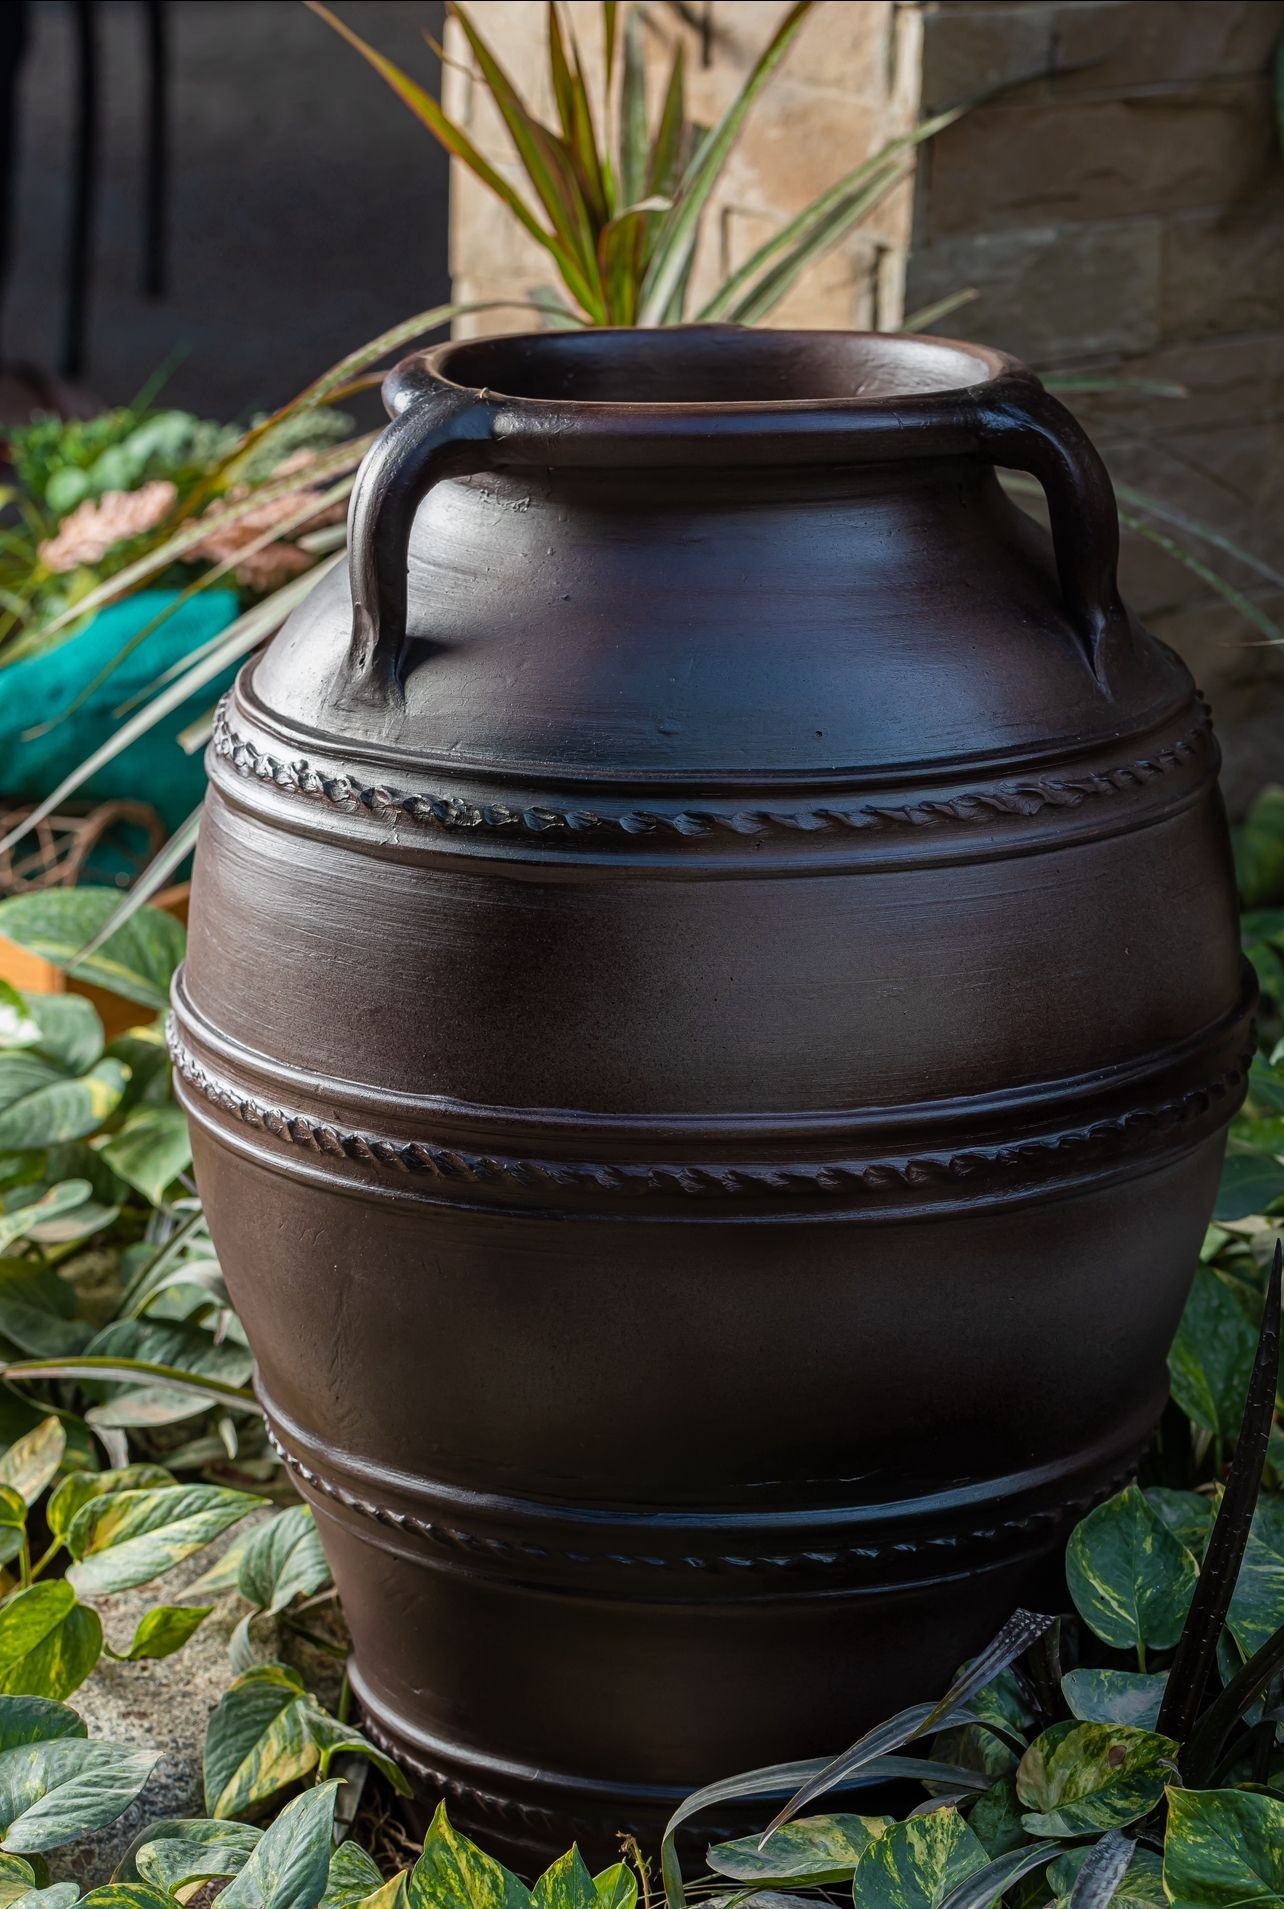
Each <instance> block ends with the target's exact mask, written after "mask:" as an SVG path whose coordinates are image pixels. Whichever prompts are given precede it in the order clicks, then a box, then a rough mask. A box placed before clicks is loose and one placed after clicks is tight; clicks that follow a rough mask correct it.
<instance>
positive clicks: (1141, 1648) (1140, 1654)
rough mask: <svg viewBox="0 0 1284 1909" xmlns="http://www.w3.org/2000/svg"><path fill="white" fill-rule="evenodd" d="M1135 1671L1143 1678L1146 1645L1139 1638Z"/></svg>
mask: <svg viewBox="0 0 1284 1909" xmlns="http://www.w3.org/2000/svg"><path fill="white" fill-rule="evenodd" d="M1137 1669H1138V1670H1139V1671H1140V1672H1141V1674H1142V1676H1143V1677H1144V1676H1145V1674H1146V1643H1145V1639H1144V1638H1141V1637H1139V1638H1138V1639H1137Z"/></svg>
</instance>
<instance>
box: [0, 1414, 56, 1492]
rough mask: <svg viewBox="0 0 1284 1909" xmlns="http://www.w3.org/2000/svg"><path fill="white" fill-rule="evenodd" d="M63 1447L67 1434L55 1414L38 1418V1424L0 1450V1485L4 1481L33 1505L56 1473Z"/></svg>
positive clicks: (3, 1483) (4, 1483)
mask: <svg viewBox="0 0 1284 1909" xmlns="http://www.w3.org/2000/svg"><path fill="white" fill-rule="evenodd" d="M66 1449H67V1434H66V1432H65V1431H64V1430H63V1427H62V1422H61V1420H59V1419H56V1418H47V1419H42V1420H41V1422H40V1424H39V1425H36V1426H33V1427H32V1429H31V1431H29V1432H27V1433H25V1434H24V1436H23V1437H22V1438H20V1439H18V1440H17V1442H16V1443H15V1444H13V1445H10V1447H9V1449H8V1450H7V1451H6V1452H3V1453H0V1485H8V1487H9V1488H10V1490H11V1491H16V1492H17V1493H18V1495H19V1497H20V1498H22V1499H23V1500H25V1502H26V1503H27V1504H29V1505H34V1504H35V1502H36V1500H37V1498H39V1496H40V1494H41V1492H42V1491H43V1490H44V1489H45V1486H46V1485H48V1484H51V1483H52V1482H53V1479H54V1478H55V1477H56V1476H57V1472H58V1467H59V1465H61V1463H62V1456H63V1453H64V1452H65V1450H66Z"/></svg>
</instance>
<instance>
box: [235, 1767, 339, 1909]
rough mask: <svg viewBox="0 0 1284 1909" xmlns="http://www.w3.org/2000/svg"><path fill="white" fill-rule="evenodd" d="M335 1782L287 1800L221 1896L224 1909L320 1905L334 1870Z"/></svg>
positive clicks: (312, 1907) (302, 1908)
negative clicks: (332, 1852) (331, 1842)
mask: <svg viewBox="0 0 1284 1909" xmlns="http://www.w3.org/2000/svg"><path fill="white" fill-rule="evenodd" d="M338 1788H339V1785H338V1783H337V1782H334V1783H318V1784H316V1785H315V1786H314V1787H313V1788H312V1789H310V1790H305V1791H304V1793H303V1795H302V1796H296V1797H295V1799H294V1801H293V1802H292V1803H287V1804H286V1806H285V1808H284V1809H283V1810H282V1811H281V1814H280V1815H279V1816H278V1817H277V1819H276V1821H275V1822H274V1823H273V1824H271V1826H270V1827H269V1828H268V1829H266V1830H265V1831H264V1833H263V1835H262V1836H261V1837H260V1838H259V1840H258V1842H257V1843H256V1844H255V1846H254V1850H253V1853H252V1855H251V1856H250V1859H249V1861H248V1862H247V1863H246V1865H245V1867H244V1868H243V1869H242V1870H241V1872H240V1874H239V1875H238V1876H236V1877H235V1878H234V1880H233V1881H232V1882H230V1883H229V1884H228V1886H227V1888H226V1889H225V1890H224V1891H223V1892H222V1895H221V1896H220V1898H219V1900H220V1902H221V1903H222V1904H223V1909H316V1905H317V1903H319V1902H320V1900H321V1898H322V1896H323V1895H324V1894H325V1887H326V1881H327V1878H328V1875H329V1870H330V1839H331V1836H332V1834H333V1830H334V1804H335V1795H336V1792H337V1790H338Z"/></svg>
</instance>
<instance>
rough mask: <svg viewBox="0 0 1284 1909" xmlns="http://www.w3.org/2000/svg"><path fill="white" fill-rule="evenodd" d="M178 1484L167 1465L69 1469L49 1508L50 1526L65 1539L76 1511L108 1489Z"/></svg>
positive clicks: (132, 1489)
mask: <svg viewBox="0 0 1284 1909" xmlns="http://www.w3.org/2000/svg"><path fill="white" fill-rule="evenodd" d="M175 1483H177V1480H176V1479H175V1477H174V1474H173V1473H172V1472H168V1471H166V1469H165V1467H164V1466H163V1465H124V1466H121V1467H120V1468H119V1469H118V1470H116V1471H108V1472H69V1473H68V1474H67V1476H66V1478H64V1479H63V1481H62V1483H61V1484H60V1485H59V1486H58V1489H57V1490H56V1491H55V1492H54V1493H53V1494H52V1496H51V1497H50V1500H49V1503H48V1505H47V1506H46V1507H45V1516H46V1518H47V1519H48V1521H49V1529H50V1531H51V1533H52V1534H53V1536H54V1537H55V1538H61V1539H63V1540H64V1541H65V1540H66V1536H67V1533H68V1532H69V1531H70V1530H71V1527H72V1525H73V1524H74V1523H75V1520H76V1513H77V1512H78V1511H80V1510H82V1509H83V1508H84V1506H85V1505H87V1504H88V1503H89V1501H90V1499H91V1498H102V1497H104V1496H106V1494H107V1493H108V1492H115V1491H138V1490H141V1489H143V1488H144V1487H145V1486H153V1485H173V1484H175Z"/></svg>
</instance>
